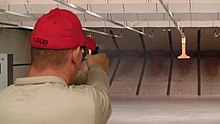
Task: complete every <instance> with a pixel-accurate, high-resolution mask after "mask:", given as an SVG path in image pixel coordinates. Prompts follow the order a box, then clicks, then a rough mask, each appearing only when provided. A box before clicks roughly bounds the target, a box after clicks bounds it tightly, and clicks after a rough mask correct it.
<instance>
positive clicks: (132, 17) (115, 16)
mask: <svg viewBox="0 0 220 124" xmlns="http://www.w3.org/2000/svg"><path fill="white" fill-rule="evenodd" d="M111 16H112V20H115V21H137V18H138V17H137V14H136V13H112V14H111Z"/></svg>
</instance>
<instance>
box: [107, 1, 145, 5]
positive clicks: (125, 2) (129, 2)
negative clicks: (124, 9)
mask: <svg viewBox="0 0 220 124" xmlns="http://www.w3.org/2000/svg"><path fill="white" fill-rule="evenodd" d="M108 1H109V3H119V4H131V3H132V4H133V3H135V4H136V3H148V1H147V0H108Z"/></svg>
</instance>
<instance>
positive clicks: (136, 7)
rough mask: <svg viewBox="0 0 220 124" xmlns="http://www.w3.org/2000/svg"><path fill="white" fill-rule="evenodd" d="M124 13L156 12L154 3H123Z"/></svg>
mask: <svg viewBox="0 0 220 124" xmlns="http://www.w3.org/2000/svg"><path fill="white" fill-rule="evenodd" d="M124 9H125V12H126V13H154V12H156V4H154V3H150V4H124Z"/></svg>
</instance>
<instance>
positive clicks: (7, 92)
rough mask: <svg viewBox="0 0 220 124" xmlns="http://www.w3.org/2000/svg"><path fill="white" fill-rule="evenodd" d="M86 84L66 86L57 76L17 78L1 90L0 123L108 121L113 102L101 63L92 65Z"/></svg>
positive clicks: (93, 123) (85, 123)
mask: <svg viewBox="0 0 220 124" xmlns="http://www.w3.org/2000/svg"><path fill="white" fill-rule="evenodd" d="M80 78H82V77H80ZM87 84H88V85H73V86H67V85H66V82H65V81H64V80H63V79H62V78H60V77H56V76H41V77H27V78H18V79H16V81H15V83H14V85H11V86H9V87H7V88H6V89H4V90H2V91H0V124H105V123H106V122H107V120H108V118H109V116H110V114H111V106H110V97H109V84H108V77H107V75H106V73H105V72H104V71H103V70H102V69H101V67H100V66H98V65H96V66H94V67H92V68H91V70H90V72H89V76H88V81H87Z"/></svg>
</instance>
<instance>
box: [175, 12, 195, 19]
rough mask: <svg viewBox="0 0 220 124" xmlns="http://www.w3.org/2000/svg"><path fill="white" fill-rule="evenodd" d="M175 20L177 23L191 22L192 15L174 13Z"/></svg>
mask: <svg viewBox="0 0 220 124" xmlns="http://www.w3.org/2000/svg"><path fill="white" fill-rule="evenodd" d="M174 18H175V20H176V21H189V20H191V19H190V13H174Z"/></svg>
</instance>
